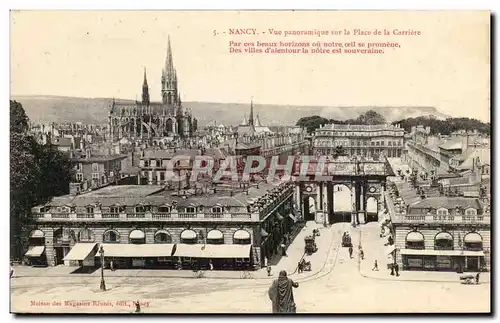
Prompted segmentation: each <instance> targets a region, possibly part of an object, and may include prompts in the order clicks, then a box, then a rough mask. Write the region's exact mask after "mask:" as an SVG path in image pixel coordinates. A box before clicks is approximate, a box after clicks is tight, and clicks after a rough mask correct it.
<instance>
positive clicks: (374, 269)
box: [372, 260, 378, 271]
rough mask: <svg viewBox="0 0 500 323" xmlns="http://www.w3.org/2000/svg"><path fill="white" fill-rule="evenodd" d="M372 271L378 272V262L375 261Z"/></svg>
mask: <svg viewBox="0 0 500 323" xmlns="http://www.w3.org/2000/svg"><path fill="white" fill-rule="evenodd" d="M372 271H378V263H377V261H376V260H375V263H374V264H373V268H372Z"/></svg>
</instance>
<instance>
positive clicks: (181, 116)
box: [108, 38, 197, 141]
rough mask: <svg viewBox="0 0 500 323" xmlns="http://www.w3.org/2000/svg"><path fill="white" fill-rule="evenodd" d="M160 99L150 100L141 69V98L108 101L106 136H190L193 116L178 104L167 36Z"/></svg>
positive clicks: (194, 128)
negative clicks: (127, 101) (138, 99)
mask: <svg viewBox="0 0 500 323" xmlns="http://www.w3.org/2000/svg"><path fill="white" fill-rule="evenodd" d="M161 84H162V86H161V97H162V101H161V102H151V101H150V96H149V86H148V81H147V77H146V70H144V81H143V84H142V100H141V101H140V102H139V101H136V102H135V103H132V104H130V103H120V102H116V101H115V100H114V99H113V101H112V102H111V103H110V107H109V108H110V111H109V116H108V124H109V133H108V136H109V140H110V141H117V140H120V139H121V138H124V137H127V138H130V139H146V140H148V139H153V138H165V137H170V138H176V137H181V138H185V137H191V136H192V135H193V132H194V131H196V127H197V120H196V119H195V118H193V116H192V114H191V111H190V110H189V109H184V108H183V106H182V102H181V98H180V94H179V88H178V79H177V71H176V69H175V68H174V63H173V57H172V48H171V46H170V38H169V40H168V49H167V57H166V60H165V67H164V69H163V70H162V76H161Z"/></svg>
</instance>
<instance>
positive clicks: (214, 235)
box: [207, 230, 224, 240]
mask: <svg viewBox="0 0 500 323" xmlns="http://www.w3.org/2000/svg"><path fill="white" fill-rule="evenodd" d="M207 239H214V240H215V239H224V235H223V234H222V232H221V231H220V230H211V231H209V232H208V233H207Z"/></svg>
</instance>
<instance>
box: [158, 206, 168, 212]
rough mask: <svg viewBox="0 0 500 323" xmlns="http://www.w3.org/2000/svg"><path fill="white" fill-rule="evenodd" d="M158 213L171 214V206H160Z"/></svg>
mask: <svg viewBox="0 0 500 323" xmlns="http://www.w3.org/2000/svg"><path fill="white" fill-rule="evenodd" d="M158 212H160V213H170V206H160V207H159V208H158Z"/></svg>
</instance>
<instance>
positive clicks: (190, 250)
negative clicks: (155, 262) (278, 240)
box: [174, 243, 252, 259]
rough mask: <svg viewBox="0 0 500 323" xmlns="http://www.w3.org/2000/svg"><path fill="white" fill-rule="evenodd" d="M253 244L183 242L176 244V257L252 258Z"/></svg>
mask: <svg viewBox="0 0 500 323" xmlns="http://www.w3.org/2000/svg"><path fill="white" fill-rule="evenodd" d="M251 248H252V245H244V244H243V245H240V244H207V245H203V244H183V243H179V244H177V245H176V248H175V253H174V257H187V258H207V259H210V258H226V259H234V258H250V250H251Z"/></svg>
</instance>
